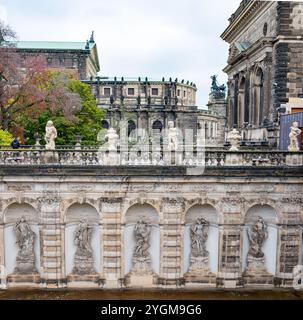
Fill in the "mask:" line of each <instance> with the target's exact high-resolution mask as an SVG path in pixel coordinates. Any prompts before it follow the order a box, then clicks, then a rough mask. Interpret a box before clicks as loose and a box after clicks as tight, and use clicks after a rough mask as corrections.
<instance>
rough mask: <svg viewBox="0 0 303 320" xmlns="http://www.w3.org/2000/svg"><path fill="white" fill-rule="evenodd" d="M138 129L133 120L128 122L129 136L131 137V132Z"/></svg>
mask: <svg viewBox="0 0 303 320" xmlns="http://www.w3.org/2000/svg"><path fill="white" fill-rule="evenodd" d="M135 129H136V124H135V122H134V121H133V120H129V121H128V127H127V134H128V136H130V134H131V132H132V131H134V130H135Z"/></svg>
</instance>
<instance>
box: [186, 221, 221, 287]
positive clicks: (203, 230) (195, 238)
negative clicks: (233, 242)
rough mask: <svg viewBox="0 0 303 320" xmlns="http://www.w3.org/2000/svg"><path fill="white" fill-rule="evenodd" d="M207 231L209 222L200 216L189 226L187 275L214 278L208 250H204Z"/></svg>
mask: <svg viewBox="0 0 303 320" xmlns="http://www.w3.org/2000/svg"><path fill="white" fill-rule="evenodd" d="M208 233H209V222H208V221H207V220H205V219H204V218H202V217H200V218H197V220H196V221H195V222H194V223H193V224H192V225H191V227H190V242H191V252H190V264H189V269H188V272H187V275H186V276H187V277H192V276H194V277H198V278H201V279H202V278H203V277H206V278H207V279H208V280H207V281H209V280H210V278H212V279H214V278H215V275H214V274H212V273H211V272H210V270H209V266H208V261H209V252H208V251H207V250H206V242H207V239H208Z"/></svg>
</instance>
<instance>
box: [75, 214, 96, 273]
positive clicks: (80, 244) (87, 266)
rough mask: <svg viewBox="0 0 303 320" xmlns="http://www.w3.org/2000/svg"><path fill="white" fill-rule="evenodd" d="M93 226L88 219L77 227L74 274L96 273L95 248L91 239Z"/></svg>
mask: <svg viewBox="0 0 303 320" xmlns="http://www.w3.org/2000/svg"><path fill="white" fill-rule="evenodd" d="M92 234H93V227H92V226H89V225H88V223H87V221H86V220H82V221H81V222H80V224H79V226H78V227H77V229H76V232H75V237H74V243H75V245H76V248H77V249H76V253H75V257H74V268H73V274H79V275H86V274H95V273H96V271H95V268H94V258H93V249H92V246H91V239H92Z"/></svg>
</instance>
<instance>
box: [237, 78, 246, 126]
mask: <svg viewBox="0 0 303 320" xmlns="http://www.w3.org/2000/svg"><path fill="white" fill-rule="evenodd" d="M244 105H245V77H242V78H241V81H240V84H239V93H238V124H239V126H241V125H242V124H243V122H244Z"/></svg>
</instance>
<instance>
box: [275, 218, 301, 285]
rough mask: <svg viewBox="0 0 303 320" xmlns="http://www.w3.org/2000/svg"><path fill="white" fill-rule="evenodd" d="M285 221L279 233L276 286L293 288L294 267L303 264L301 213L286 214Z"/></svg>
mask: <svg viewBox="0 0 303 320" xmlns="http://www.w3.org/2000/svg"><path fill="white" fill-rule="evenodd" d="M283 220H284V221H283V224H282V225H281V227H280V229H279V233H278V249H277V250H278V253H277V255H278V257H277V272H276V278H275V285H277V286H286V287H291V286H292V285H293V270H294V267H295V266H297V265H301V264H302V228H301V226H300V212H287V213H284V214H283Z"/></svg>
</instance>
